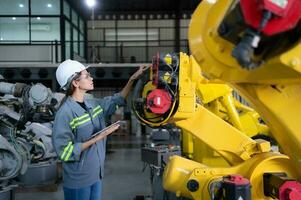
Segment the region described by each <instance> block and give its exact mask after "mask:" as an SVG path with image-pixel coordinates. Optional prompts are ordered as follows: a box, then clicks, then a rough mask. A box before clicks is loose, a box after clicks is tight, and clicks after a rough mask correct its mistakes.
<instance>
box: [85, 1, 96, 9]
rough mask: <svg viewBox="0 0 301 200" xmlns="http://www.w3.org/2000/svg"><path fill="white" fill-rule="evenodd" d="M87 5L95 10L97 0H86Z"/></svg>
mask: <svg viewBox="0 0 301 200" xmlns="http://www.w3.org/2000/svg"><path fill="white" fill-rule="evenodd" d="M86 4H87V6H88V7H89V8H93V7H95V5H96V1H95V0H86Z"/></svg>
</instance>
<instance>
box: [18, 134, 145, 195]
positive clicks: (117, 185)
mask: <svg viewBox="0 0 301 200" xmlns="http://www.w3.org/2000/svg"><path fill="white" fill-rule="evenodd" d="M146 141H147V139H146V138H141V137H129V136H112V138H111V139H110V140H109V142H108V147H109V151H108V152H109V153H108V154H107V156H106V164H105V177H104V179H103V195H102V199H103V200H133V199H134V198H135V196H136V195H145V196H148V195H150V194H151V186H150V180H149V174H150V172H149V168H146V169H145V171H144V172H142V170H143V162H142V161H141V153H140V147H141V146H143V145H144V143H145V142H146ZM55 190H56V191H53V192H43V191H41V190H37V189H30V190H23V191H22V190H21V191H18V192H16V194H15V199H16V200H62V199H64V194H63V190H62V184H61V183H60V184H58V186H57V188H55Z"/></svg>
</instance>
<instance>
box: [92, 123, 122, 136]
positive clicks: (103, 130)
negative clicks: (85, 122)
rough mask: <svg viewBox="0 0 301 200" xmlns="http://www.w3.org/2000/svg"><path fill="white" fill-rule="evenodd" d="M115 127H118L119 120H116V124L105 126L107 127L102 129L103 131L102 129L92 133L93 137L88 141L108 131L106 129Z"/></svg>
mask: <svg viewBox="0 0 301 200" xmlns="http://www.w3.org/2000/svg"><path fill="white" fill-rule="evenodd" d="M116 125H120V120H118V121H117V122H114V123H113V124H111V125H110V126H107V127H106V128H104V129H102V130H100V131H98V132H96V133H94V134H93V135H91V136H90V139H91V138H94V137H95V136H97V135H99V134H102V133H104V132H105V131H106V130H108V129H110V128H112V127H114V126H116ZM110 134H111V133H108V134H106V135H105V136H107V135H110Z"/></svg>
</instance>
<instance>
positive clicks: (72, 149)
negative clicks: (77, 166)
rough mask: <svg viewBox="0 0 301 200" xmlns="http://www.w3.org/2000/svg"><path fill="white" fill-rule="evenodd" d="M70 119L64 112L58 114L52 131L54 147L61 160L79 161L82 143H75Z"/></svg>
mask: <svg viewBox="0 0 301 200" xmlns="http://www.w3.org/2000/svg"><path fill="white" fill-rule="evenodd" d="M70 121H71V120H70V119H69V117H67V114H66V113H64V112H58V113H57V114H56V116H55V120H54V126H53V131H52V143H53V147H54V149H55V151H56V153H57V155H58V157H59V159H60V160H62V161H65V162H68V161H79V160H80V154H81V148H82V143H75V142H74V135H73V132H72V129H71V127H70V125H69V123H70Z"/></svg>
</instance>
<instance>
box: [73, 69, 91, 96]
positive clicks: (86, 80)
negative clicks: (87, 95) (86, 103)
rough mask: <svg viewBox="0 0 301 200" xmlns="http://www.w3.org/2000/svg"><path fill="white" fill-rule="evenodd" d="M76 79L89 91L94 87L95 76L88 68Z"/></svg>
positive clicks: (81, 86) (82, 87) (80, 85)
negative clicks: (93, 76)
mask: <svg viewBox="0 0 301 200" xmlns="http://www.w3.org/2000/svg"><path fill="white" fill-rule="evenodd" d="M76 81H77V82H78V84H79V88H80V89H82V90H87V91H89V90H93V89H94V84H93V78H92V76H91V74H90V73H89V72H88V71H87V70H84V71H82V72H81V73H80V76H79V77H78V78H77V79H76Z"/></svg>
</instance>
